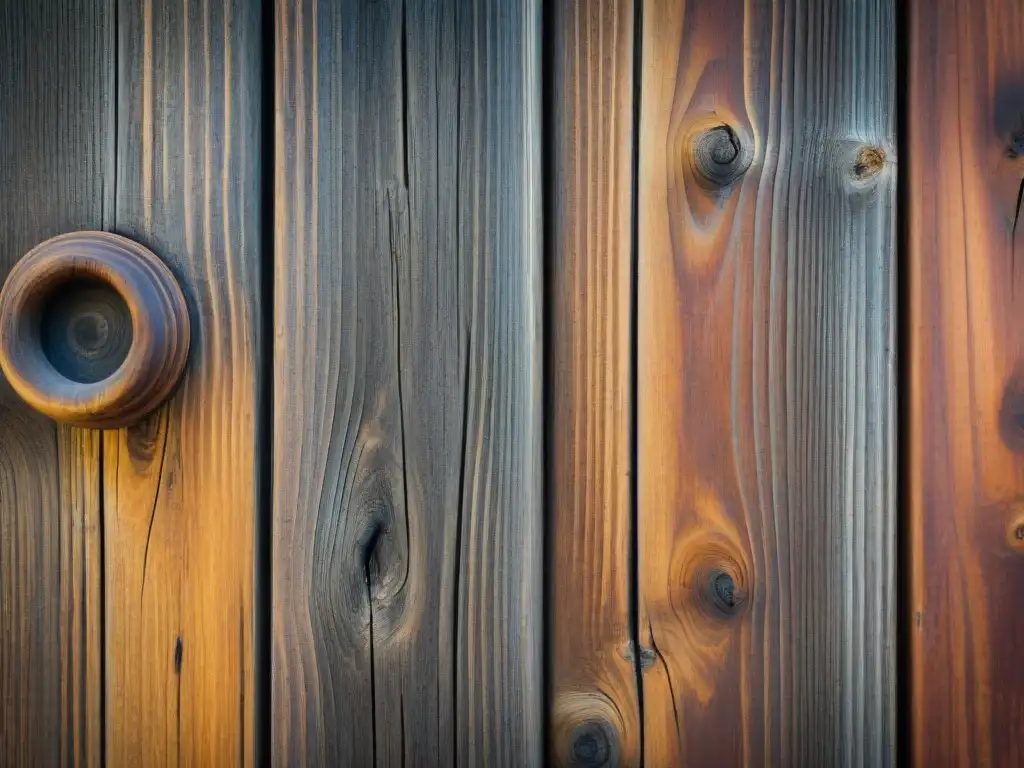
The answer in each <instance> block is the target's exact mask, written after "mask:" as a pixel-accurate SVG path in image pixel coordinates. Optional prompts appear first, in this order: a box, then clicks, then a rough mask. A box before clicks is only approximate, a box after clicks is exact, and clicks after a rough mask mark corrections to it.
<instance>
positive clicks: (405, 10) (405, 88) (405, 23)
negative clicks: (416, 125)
mask: <svg viewBox="0 0 1024 768" xmlns="http://www.w3.org/2000/svg"><path fill="white" fill-rule="evenodd" d="M402 172H403V181H402V183H403V184H404V185H405V187H406V189H408V188H409V7H408V5H407V4H406V2H405V0H402Z"/></svg>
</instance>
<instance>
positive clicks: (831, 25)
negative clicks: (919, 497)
mask: <svg viewBox="0 0 1024 768" xmlns="http://www.w3.org/2000/svg"><path fill="white" fill-rule="evenodd" d="M894 25H895V3H893V2H888V1H886V0H843V1H840V0H825V1H823V2H801V1H799V0H774V2H767V1H765V2H742V1H741V0H689V1H688V2H676V0H646V2H644V5H643V51H642V57H643V59H642V60H643V72H642V93H641V116H640V150H639V155H640V158H639V162H640V169H639V195H640V198H639V217H640V218H639V254H638V259H639V277H638V280H639V284H638V291H639V295H638V312H639V315H638V324H639V325H638V335H639V349H638V355H639V357H638V383H637V387H638V392H637V400H638V430H639V433H638V434H639V436H638V482H639V500H638V505H639V507H638V515H639V537H640V538H639V546H640V555H639V557H640V562H639V569H640V605H639V608H640V634H641V638H640V642H641V645H642V646H643V648H642V650H641V653H643V654H647V655H648V656H649V657H650V658H651V662H652V663H651V664H650V665H649V666H646V668H645V670H644V672H643V711H644V733H645V760H646V763H647V764H648V765H715V766H721V765H765V764H773V765H871V766H878V765H887V764H891V763H892V762H893V761H894V759H895V756H894V745H895V736H896V735H895V715H894V713H895V703H894V699H895V681H894V662H895V657H894V645H895V632H894V614H893V610H894V594H895V585H894V541H895V536H894V528H893V512H894V482H893V471H894V460H893V448H894V422H895V413H894V404H893V400H894V379H893V335H894V334H893V328H894V323H893V291H894V261H893V252H894V250H893V244H894V233H895V221H894V202H895V200H894V198H895V169H896V162H895V157H894V146H893V145H894V128H895V125H894V123H895V119H894V91H895V50H896V41H895V39H894Z"/></svg>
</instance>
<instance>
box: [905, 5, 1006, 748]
mask: <svg viewBox="0 0 1024 768" xmlns="http://www.w3.org/2000/svg"><path fill="white" fill-rule="evenodd" d="M908 14H909V18H908V27H909V41H908V43H909V56H908V58H909V67H908V81H907V86H908V90H907V115H908V126H907V146H908V150H909V156H908V162H909V169H908V173H909V183H908V196H907V197H908V203H907V204H908V211H907V214H908V220H909V224H908V240H909V242H908V249H907V250H908V271H909V275H910V287H909V288H910V290H909V296H910V301H909V312H910V318H909V323H908V334H909V351H908V353H909V361H910V362H909V371H910V384H909V387H908V392H909V397H908V403H907V406H906V407H907V408H908V409H909V411H910V423H909V434H908V438H907V447H908V454H909V455H908V460H907V485H908V496H909V526H908V531H909V533H908V538H909V550H910V564H909V565H910V581H911V589H910V604H909V605H908V606H907V609H906V610H907V614H906V615H905V616H903V617H902V618H903V620H904V622H906V626H907V627H908V629H907V631H908V633H909V635H910V669H909V670H908V671H909V675H910V686H909V693H910V702H909V704H910V707H911V713H910V718H909V719H910V726H911V732H910V734H909V739H910V749H911V762H912V763H913V764H914V765H917V766H945V765H994V766H1004V765H1005V766H1011V765H1020V764H1022V763H1024V736H1022V732H1021V727H1020V725H1021V712H1022V711H1024V667H1022V665H1021V664H1020V659H1019V656H1020V653H1019V645H1020V638H1021V637H1022V636H1024V617H1022V614H1021V612H1020V611H1019V610H1015V606H1019V605H1020V585H1021V583H1022V579H1024V462H1022V454H1024V325H1022V323H1021V317H1022V309H1024V262H1022V263H1018V262H1020V261H1021V257H1019V256H1018V255H1017V251H1018V246H1017V241H1018V240H1020V239H1021V237H1024V234H1022V235H1018V234H1017V233H1018V232H1022V228H1021V224H1020V219H1021V200H1022V190H1024V159H1022V157H1024V118H1022V104H1024V13H1022V11H1021V6H1020V4H1019V3H1017V2H1014V1H1013V0H988V2H985V3H975V2H967V1H964V0H950V2H944V3H928V2H920V1H919V0H914V2H911V3H910V4H909V9H908ZM1018 286H1020V287H1019V288H1018Z"/></svg>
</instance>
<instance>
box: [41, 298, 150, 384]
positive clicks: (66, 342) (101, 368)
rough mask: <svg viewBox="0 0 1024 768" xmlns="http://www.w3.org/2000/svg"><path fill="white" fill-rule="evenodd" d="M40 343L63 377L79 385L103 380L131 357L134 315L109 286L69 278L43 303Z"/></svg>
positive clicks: (44, 352)
mask: <svg viewBox="0 0 1024 768" xmlns="http://www.w3.org/2000/svg"><path fill="white" fill-rule="evenodd" d="M40 343H41V344H42V349H43V354H45V355H46V358H47V359H48V360H49V361H50V363H51V364H52V365H53V367H54V368H56V369H57V371H58V373H60V374H61V375H62V376H64V377H66V378H68V379H71V380H72V381H76V382H78V383H80V384H91V383H94V382H97V381H102V380H103V379H106V378H108V377H109V376H110V375H111V374H113V373H114V372H115V371H116V370H117V369H118V368H119V367H120V366H121V364H122V363H123V362H124V361H125V358H127V357H128V350H129V349H130V348H131V345H132V318H131V311H130V310H129V308H128V304H127V303H126V302H125V300H124V299H123V298H122V297H121V295H120V294H119V293H118V292H117V291H115V290H114V289H113V288H112V287H111V286H109V285H107V284H106V283H104V282H101V281H99V280H92V279H85V278H83V279H76V280H70V281H68V282H66V283H62V284H61V285H59V286H58V287H57V288H56V289H55V290H54V291H53V292H52V293H51V294H50V295H49V296H48V297H47V298H46V300H45V301H44V303H43V308H42V314H41V316H40Z"/></svg>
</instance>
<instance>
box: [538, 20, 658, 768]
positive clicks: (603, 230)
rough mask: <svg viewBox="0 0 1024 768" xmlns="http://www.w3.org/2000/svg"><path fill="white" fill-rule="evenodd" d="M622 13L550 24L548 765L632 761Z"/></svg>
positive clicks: (627, 82) (628, 97)
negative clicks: (550, 213) (549, 687)
mask: <svg viewBox="0 0 1024 768" xmlns="http://www.w3.org/2000/svg"><path fill="white" fill-rule="evenodd" d="M633 17H634V2H633V0H599V1H595V2H578V0H559V1H558V2H556V3H554V4H553V12H552V14H551V18H552V24H551V26H550V27H549V28H548V29H547V31H546V34H548V35H551V36H552V40H551V42H550V50H551V52H552V61H551V73H552V75H551V78H552V79H551V96H550V99H549V100H548V101H547V106H548V108H549V109H550V113H549V114H547V115H545V119H546V124H547V125H549V126H550V127H551V130H550V133H549V134H548V136H549V139H548V140H549V141H550V147H551V150H550V162H551V167H550V168H549V169H548V171H549V173H550V174H551V175H550V177H549V178H550V184H549V186H548V187H547V194H548V195H549V196H550V198H549V210H551V212H552V216H551V222H550V225H549V227H548V231H549V232H550V233H551V242H550V243H549V244H548V248H547V252H548V254H549V256H548V258H549V259H550V272H549V274H550V275H551V280H550V283H549V285H548V290H549V296H550V298H549V303H548V306H549V307H550V312H551V314H550V316H549V317H548V328H549V331H548V339H549V340H550V345H551V346H550V348H549V357H548V359H549V360H550V361H551V364H550V367H549V368H548V370H547V372H546V384H547V387H548V391H549V392H550V399H549V404H550V412H549V413H548V414H547V419H548V424H547V426H548V428H547V435H548V440H549V442H548V444H547V451H548V454H547V455H548V474H547V478H546V481H547V500H548V506H547V510H548V516H549V520H550V523H549V528H548V530H549V531H550V535H551V537H552V539H553V540H552V542H551V543H550V544H549V546H548V551H549V553H550V557H551V561H550V568H549V570H548V578H549V581H548V584H547V591H546V596H547V606H546V616H547V617H548V619H549V622H548V624H547V636H546V643H547V647H548V648H549V658H550V661H551V666H550V670H549V674H550V680H551V697H552V699H551V701H549V702H548V711H549V713H550V717H551V728H550V744H549V745H548V755H549V757H550V759H551V760H553V761H554V762H555V763H556V764H558V765H576V764H580V763H581V762H582V763H584V764H594V765H596V764H604V763H605V762H606V761H607V763H608V764H617V765H622V766H631V765H639V764H640V741H641V740H640V728H641V725H640V712H639V690H638V682H637V664H638V663H639V659H638V657H637V654H635V653H634V652H633V648H632V639H633V638H632V627H631V625H630V617H631V615H632V605H631V602H632V598H633V594H632V586H631V584H630V579H631V577H632V562H631V556H632V553H633V538H634V537H635V535H636V531H635V530H633V522H632V519H631V499H630V497H631V492H630V464H631V461H632V457H631V451H632V446H631V441H632V414H631V407H632V406H631V403H630V395H631V383H630V379H631V375H632V372H631V367H632V366H631V361H632V349H631V339H630V333H631V316H630V309H631V306H630V305H631V298H632V295H631V294H632V275H631V270H632V265H631V254H630V249H631V240H632V234H633V231H632V220H633V216H632V211H633V205H632V200H633V194H632V193H633V176H632V170H633V134H634V131H633V119H634V104H633V101H634V98H633V77H634V66H633V57H634V53H635V51H634V48H635V46H636V45H637V44H638V41H636V40H635V39H634V38H635V35H637V34H639V30H637V29H635V26H636V25H635V24H634V19H633ZM588 760H589V763H588V762H587V761H588Z"/></svg>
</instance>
